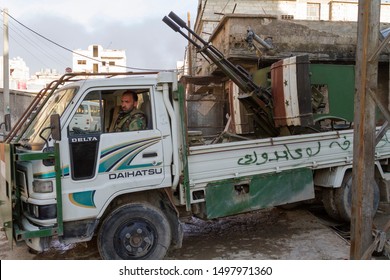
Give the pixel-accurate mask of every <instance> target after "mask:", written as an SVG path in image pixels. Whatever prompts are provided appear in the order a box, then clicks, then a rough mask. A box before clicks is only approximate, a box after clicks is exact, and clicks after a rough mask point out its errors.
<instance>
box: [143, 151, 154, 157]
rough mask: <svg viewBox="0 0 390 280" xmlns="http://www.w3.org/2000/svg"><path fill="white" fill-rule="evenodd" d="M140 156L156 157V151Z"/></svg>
mask: <svg viewBox="0 0 390 280" xmlns="http://www.w3.org/2000/svg"><path fill="white" fill-rule="evenodd" d="M142 157H143V158H152V157H157V153H156V152H153V153H144V154H142Z"/></svg>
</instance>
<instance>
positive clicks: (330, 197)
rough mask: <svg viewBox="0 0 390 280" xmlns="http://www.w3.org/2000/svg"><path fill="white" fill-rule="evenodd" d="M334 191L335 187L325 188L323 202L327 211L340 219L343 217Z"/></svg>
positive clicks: (334, 217)
mask: <svg viewBox="0 0 390 280" xmlns="http://www.w3.org/2000/svg"><path fill="white" fill-rule="evenodd" d="M334 192H335V189H334V188H323V190H322V203H323V204H324V208H325V211H326V213H328V215H329V216H330V217H331V218H333V219H335V220H337V221H340V220H341V217H340V214H339V211H338V210H337V208H336V203H335V201H334Z"/></svg>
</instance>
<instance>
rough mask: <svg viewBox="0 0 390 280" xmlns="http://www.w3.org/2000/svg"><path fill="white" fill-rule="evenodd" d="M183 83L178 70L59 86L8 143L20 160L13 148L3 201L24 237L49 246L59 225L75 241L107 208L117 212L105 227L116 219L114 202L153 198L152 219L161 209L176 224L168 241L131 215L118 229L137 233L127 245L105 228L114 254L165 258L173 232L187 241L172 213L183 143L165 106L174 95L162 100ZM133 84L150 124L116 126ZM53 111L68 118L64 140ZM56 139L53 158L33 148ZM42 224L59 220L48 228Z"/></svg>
mask: <svg viewBox="0 0 390 280" xmlns="http://www.w3.org/2000/svg"><path fill="white" fill-rule="evenodd" d="M163 88H164V90H163ZM176 88H177V82H176V76H175V74H174V73H159V74H155V73H154V74H145V75H140V74H138V75H129V76H126V77H113V78H105V79H100V78H89V79H84V80H80V81H77V82H74V83H71V84H67V85H65V86H62V87H60V88H58V89H57V90H55V91H53V92H52V93H51V94H50V95H49V96H48V98H47V99H46V100H44V102H43V105H42V106H41V107H40V109H39V110H38V112H37V113H36V115H35V117H34V118H33V119H32V121H31V122H30V123H29V125H28V126H27V127H26V128H25V129H24V131H22V133H21V134H20V135H19V136H18V137H17V139H14V140H13V143H11V144H9V145H8V146H7V148H6V149H5V150H7V151H9V153H8V154H7V155H6V158H8V160H9V162H7V160H4V161H5V162H7V163H5V165H7V166H12V161H13V159H14V158H16V161H15V162H16V163H15V165H13V167H12V168H11V170H10V173H9V174H8V175H9V176H6V174H3V176H2V177H3V178H2V180H4V181H5V182H6V184H5V185H7V190H6V194H8V195H5V197H2V199H4V200H8V202H9V203H8V205H7V206H4V205H3V206H1V207H11V208H13V209H12V212H13V217H10V216H8V217H5V220H6V221H8V222H10V223H12V221H13V223H14V225H13V226H14V228H16V229H17V230H16V231H15V232H14V235H15V237H16V239H17V240H25V241H26V243H27V244H28V246H29V247H31V248H32V249H33V250H35V251H38V252H40V251H43V250H44V249H45V248H46V247H47V246H49V244H48V239H50V238H45V237H50V236H51V235H53V233H58V235H59V236H60V238H61V239H63V240H65V241H68V242H81V241H87V240H90V239H91V238H92V237H93V236H94V234H96V232H97V231H98V229H99V228H100V227H101V224H102V223H101V221H103V220H107V217H108V218H109V220H110V222H109V225H106V226H105V227H112V223H113V221H115V220H117V219H116V217H117V216H116V215H115V218H112V213H113V212H115V210H117V209H118V208H119V209H123V208H121V206H123V205H127V207H129V206H128V205H131V206H130V208H132V207H135V208H136V209H138V208H137V207H140V205H141V206H142V207H144V208H145V207H146V208H150V209H149V210H147V211H149V212H150V213H151V214H150V215H152V216H153V218H154V219H156V216H157V219H159V220H160V223H162V222H164V223H166V225H163V226H162V227H163V228H164V231H168V232H169V233H170V232H176V233H175V234H168V235H167V238H166V239H164V242H162V241H161V240H160V239H161V237H160V236H159V234H161V232H160V233H158V229H157V230H156V229H155V228H156V226H154V228H152V227H151V226H150V225H149V224H150V222H145V223H143V222H142V221H141V220H140V219H141V218H140V217H138V216H137V217H136V218H134V221H133V222H132V224H131V225H127V226H126V227H125V228H122V229H121V230H119V231H118V232H114V233H110V234H114V235H115V234H117V235H118V236H122V235H128V236H129V235H131V236H133V237H129V238H127V239H126V238H125V240H127V243H126V244H127V245H126V246H127V247H126V246H124V247H123V248H121V249H112V246H110V248H108V247H107V248H105V247H106V245H104V244H106V243H107V242H106V239H107V237H106V234H104V236H101V242H102V244H101V246H99V247H100V248H101V250H102V251H104V252H105V253H102V254H103V255H105V257H106V258H121V259H124V258H147V257H148V258H149V257H150V256H152V258H155V257H157V258H158V257H159V255H161V252H162V251H165V250H166V249H167V248H168V247H169V245H170V243H171V239H172V238H171V236H176V239H177V240H178V241H177V242H178V243H180V242H181V241H180V240H179V239H180V226H179V225H178V222H177V219H172V221H170V220H169V219H171V218H170V217H173V216H177V213H176V212H175V209H174V207H173V205H172V204H171V203H170V202H169V198H168V197H167V194H166V193H167V192H166V191H164V189H166V188H168V189H169V190H170V189H171V187H172V183H173V182H172V178H173V177H172V165H173V156H172V155H173V148H172V147H175V148H176V147H178V145H177V143H176V142H175V143H174V144H175V145H173V142H172V141H174V140H173V139H172V127H171V125H172V121H171V120H170V117H172V116H169V112H168V111H169V110H171V112H173V109H172V108H167V106H168V107H170V106H172V104H171V103H169V104H167V102H166V101H164V94H165V95H171V94H172V90H175V89H176ZM126 90H131V91H134V92H136V94H137V95H138V109H140V110H142V111H143V112H144V114H145V117H146V121H147V126H146V129H144V130H139V131H127V132H114V131H113V125H114V123H115V120H116V118H117V115H118V110H119V107H120V101H121V95H122V93H123V92H125V91H126ZM168 98H169V97H168ZM165 99H167V98H165ZM53 115H56V116H58V118H59V120H60V137H59V139H60V140H59V139H57V141H56V140H55V139H54V137H53V135H52V133H51V132H52V130H51V128H52V127H53V124H51V122H50V120H51V118H50V117H51V116H53ZM175 129H176V128H175ZM2 145H4V144H2ZM55 147H58V149H57V152H58V154H56V155H55V153H54V155H53V156H52V157H51V158H50V159H43V160H28V158H27V157H26V155H27V154H29V155H32V156H31V157H32V158H33V157H34V155H35V156H36V155H39V154H48V153H50V152H53V150H54V148H55ZM19 155H22V156H19ZM23 155H24V156H23ZM4 173H6V172H4ZM11 174H12V175H11ZM4 177H5V178H4ZM10 177H11V178H10ZM12 177H14V178H15V185H14V186H13V187H12V181H13V180H12ZM10 193H13V196H10V195H9V194H10ZM130 194H132V195H130ZM15 198H16V199H15ZM15 201H16V203H15ZM19 201H20V203H19ZM135 202H137V203H139V204H136V203H135ZM12 205H13V206H12ZM145 205H146V206H145ZM162 210H164V211H165V213H163V212H162ZM122 211H123V210H122ZM126 212H127V211H126ZM7 213H9V211H7ZM118 215H119V214H118ZM146 216H147V215H146ZM160 216H161V217H160ZM110 217H111V218H110ZM3 220H4V219H3ZM167 220H169V221H168V222H167ZM103 226H104V225H103ZM167 227H168V229H167ZM44 229H45V230H47V229H52V230H51V231H50V233H49V234H48V233H47V232H45V231H44ZM164 234H165V233H164ZM47 235H49V236H47ZM145 240H147V241H145ZM129 244H130V245H129ZM118 250H119V251H120V253H118ZM115 252H116V253H115Z"/></svg>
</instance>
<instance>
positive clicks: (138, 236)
mask: <svg viewBox="0 0 390 280" xmlns="http://www.w3.org/2000/svg"><path fill="white" fill-rule="evenodd" d="M69 80H72V79H69ZM59 84H61V82H60V83H59ZM129 89H130V90H132V91H135V92H136V93H137V94H138V96H139V106H140V109H141V110H143V111H144V112H145V114H146V117H147V122H148V125H147V129H145V130H142V131H129V132H111V131H110V127H111V123H112V120H113V118H114V117H113V114H114V111H115V108H117V106H118V105H119V104H120V97H121V94H122V93H123V92H124V91H126V90H129ZM84 102H94V104H98V106H97V107H98V108H95V112H94V114H98V115H99V119H100V121H99V122H97V123H96V125H97V126H98V127H94V128H93V129H73V128H72V125H71V124H73V123H74V120H73V119H74V118H75V117H76V116H77V112H78V108H79V106H80V105H81V104H83V103H84ZM185 108H186V107H185V93H184V91H183V88H182V87H180V86H179V88H178V82H177V76H176V74H175V73H172V72H161V73H152V74H142V75H141V74H129V75H127V76H125V77H119V76H118V77H111V78H99V79H91V78H90V79H84V80H80V81H76V82H73V83H69V84H66V85H64V86H61V87H58V88H55V87H54V88H53V89H52V90H50V91H48V92H47V98H46V99H45V100H44V101H43V102H42V105H41V106H40V107H39V109H38V110H37V113H36V114H35V116H33V117H32V118H31V121H30V122H28V123H27V124H26V125H25V127H24V128H23V129H21V132H20V133H19V134H18V135H16V136H14V137H13V138H12V139H9V140H8V141H5V142H4V143H1V144H0V159H1V161H0V162H1V172H0V175H1V176H0V177H1V189H0V199H1V201H0V202H1V203H0V213H1V215H2V217H1V219H2V221H3V226H4V228H5V230H6V233H7V236H8V237H9V239H10V240H12V238H14V239H15V240H16V241H25V242H26V243H27V245H28V246H29V247H31V248H32V249H33V250H36V251H43V250H45V249H46V248H47V247H48V246H49V244H50V239H51V238H52V237H53V236H57V237H58V238H59V240H60V241H62V242H66V243H69V242H82V241H88V240H91V239H92V237H93V236H94V235H97V242H98V248H99V252H100V254H101V257H102V258H104V259H161V258H163V257H164V256H165V254H166V252H167V250H168V249H169V248H172V247H180V246H181V242H182V238H183V231H182V227H181V223H180V220H179V218H180V214H179V213H180V212H181V210H182V209H183V210H186V211H190V212H191V213H192V214H193V215H196V216H199V217H202V218H208V219H212V218H218V217H223V216H228V215H234V214H238V213H243V212H247V211H252V210H257V209H262V208H266V207H272V206H277V205H284V204H289V203H294V202H299V201H305V200H310V199H312V198H314V197H315V195H316V193H317V192H315V190H324V191H323V192H319V193H322V194H323V198H324V202H325V204H326V208H327V210H328V211H329V212H330V214H331V215H333V216H334V217H339V218H341V219H348V218H349V216H350V206H351V205H350V192H351V179H350V171H351V168H352V156H353V154H352V153H353V152H352V147H353V145H352V142H353V130H351V129H349V130H341V131H328V132H320V133H311V134H303V135H302V134H301V135H290V136H280V137H274V138H263V139H253V140H244V141H238V142H230V143H219V144H210V145H196V146H190V145H189V141H188V134H187V126H186V110H185ZM96 110H98V111H96ZM375 156H376V169H377V171H378V172H377V173H378V174H379V176H380V177H383V178H384V177H386V175H385V172H384V168H383V166H385V165H387V164H388V159H389V157H390V134H386V135H385V136H384V138H383V139H382V140H381V141H380V143H379V144H378V145H377V147H376V153H375ZM373 185H374V187H375V188H374V189H375V193H376V195H375V202H374V207H377V204H378V201H379V198H378V196H379V194H378V187H377V184H373Z"/></svg>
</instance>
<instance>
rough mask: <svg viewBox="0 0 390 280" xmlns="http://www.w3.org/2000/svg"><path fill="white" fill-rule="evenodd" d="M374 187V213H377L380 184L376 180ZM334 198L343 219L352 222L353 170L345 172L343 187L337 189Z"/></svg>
mask: <svg viewBox="0 0 390 280" xmlns="http://www.w3.org/2000/svg"><path fill="white" fill-rule="evenodd" d="M373 187H374V203H373V209H372V210H373V214H375V213H376V211H377V210H378V207H379V186H378V184H377V183H376V181H374V182H373ZM334 200H335V203H336V208H337V210H338V213H339V215H340V218H341V220H343V221H346V222H350V221H351V209H352V171H348V172H346V173H345V175H344V179H343V182H342V184H341V187H340V188H337V189H336V190H335V193H334Z"/></svg>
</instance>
